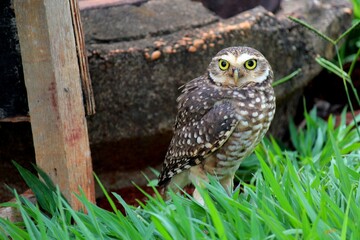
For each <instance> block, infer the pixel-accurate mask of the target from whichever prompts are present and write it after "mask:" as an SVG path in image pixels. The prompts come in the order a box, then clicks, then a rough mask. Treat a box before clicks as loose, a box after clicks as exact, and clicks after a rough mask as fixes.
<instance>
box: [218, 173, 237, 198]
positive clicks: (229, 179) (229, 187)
mask: <svg viewBox="0 0 360 240" xmlns="http://www.w3.org/2000/svg"><path fill="white" fill-rule="evenodd" d="M220 184H221V185H222V186H223V187H224V189H225V190H226V192H227V193H228V194H229V195H230V194H231V193H232V191H233V187H234V176H230V175H228V176H225V177H224V178H222V179H221V180H220Z"/></svg>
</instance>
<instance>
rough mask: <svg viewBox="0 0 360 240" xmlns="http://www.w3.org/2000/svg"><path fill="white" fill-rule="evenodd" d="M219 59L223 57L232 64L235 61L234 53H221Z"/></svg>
mask: <svg viewBox="0 0 360 240" xmlns="http://www.w3.org/2000/svg"><path fill="white" fill-rule="evenodd" d="M219 59H224V60H226V61H228V62H229V63H230V64H234V63H235V62H236V58H235V56H234V55H232V54H231V55H222V56H220V57H219Z"/></svg>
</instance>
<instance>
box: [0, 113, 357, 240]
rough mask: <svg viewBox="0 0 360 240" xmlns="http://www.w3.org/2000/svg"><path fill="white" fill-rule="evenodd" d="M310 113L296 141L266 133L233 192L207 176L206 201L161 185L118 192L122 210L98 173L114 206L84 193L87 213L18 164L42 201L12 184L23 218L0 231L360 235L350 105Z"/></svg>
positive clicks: (114, 235)
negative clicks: (338, 111)
mask: <svg viewBox="0 0 360 240" xmlns="http://www.w3.org/2000/svg"><path fill="white" fill-rule="evenodd" d="M305 116H306V127H305V128H304V129H296V128H295V126H294V125H293V124H291V126H290V130H291V140H292V143H293V145H294V149H285V148H282V147H280V145H279V143H277V142H276V141H275V140H274V139H265V140H264V141H263V143H262V144H261V145H260V146H259V147H258V148H257V149H256V152H255V154H254V155H253V156H251V157H250V158H249V159H248V160H247V162H245V163H244V165H245V166H246V164H248V166H252V167H251V168H250V169H252V174H251V175H249V172H247V176H248V178H249V181H248V182H243V181H241V184H240V185H238V186H237V187H236V188H235V190H234V191H233V193H232V194H231V195H228V194H227V193H226V191H225V190H224V189H223V188H222V187H221V185H220V184H219V183H218V182H217V181H216V180H215V179H212V178H211V181H210V184H206V183H205V184H206V186H207V189H204V190H202V191H200V193H201V194H202V196H203V198H204V201H205V203H206V205H205V207H204V206H201V205H199V204H198V203H196V202H195V201H193V199H192V198H191V196H180V195H177V194H174V193H170V194H171V196H172V200H171V201H168V202H165V201H163V200H162V199H161V198H160V196H159V194H158V193H157V194H156V195H155V196H150V195H148V198H149V200H148V201H147V202H146V203H141V204H140V205H141V206H140V207H138V208H135V207H132V206H129V205H127V204H126V203H125V202H124V200H123V199H122V197H121V196H119V195H117V194H115V193H113V194H114V196H115V198H116V199H117V201H119V202H120V203H121V204H122V205H123V207H124V208H125V211H126V214H125V215H124V214H122V213H121V212H120V211H119V210H118V209H116V207H115V204H114V202H113V200H111V198H110V196H109V194H108V193H107V192H106V191H105V190H104V188H103V186H102V185H101V183H100V181H99V179H98V178H96V179H97V181H98V183H99V184H100V186H101V187H102V189H103V191H104V194H105V195H106V197H107V198H108V200H109V202H110V205H111V206H112V208H113V211H111V212H110V211H107V210H104V209H101V208H99V207H98V206H96V205H94V204H93V203H90V202H89V201H88V200H87V199H86V198H85V197H84V196H83V195H80V196H78V198H79V200H80V201H81V202H82V203H83V204H84V206H85V208H86V210H87V212H88V214H85V213H83V212H81V211H75V210H73V209H72V208H71V207H70V206H69V204H68V203H67V201H66V200H65V199H64V198H63V196H62V195H61V194H60V192H59V190H58V189H57V188H56V187H55V186H54V185H53V184H52V183H51V181H49V179H48V178H47V177H46V175H44V174H43V173H42V172H41V170H39V169H37V170H38V171H40V176H41V177H42V178H43V179H44V180H45V181H40V180H38V178H37V177H36V176H34V175H32V174H31V173H29V171H28V170H26V169H23V168H22V167H21V166H18V165H16V166H17V168H18V169H19V171H20V172H21V173H22V175H23V177H24V178H25V180H26V182H27V183H28V184H29V185H30V186H32V189H33V190H34V192H35V194H36V196H37V197H38V200H39V202H38V205H34V204H32V203H31V202H30V201H28V200H26V199H25V198H23V197H21V196H19V195H18V194H17V193H16V191H14V194H15V196H16V199H17V202H16V203H14V204H13V206H14V207H16V208H17V209H19V211H20V213H21V215H22V217H23V219H24V221H23V222H19V223H11V222H10V221H8V220H6V219H0V238H1V239H7V237H10V238H12V239H250V238H251V239H360V231H359V229H360V221H359V219H360V204H359V202H360V187H359V183H360V150H359V147H360V146H359V144H360V143H359V142H360V139H359V136H358V134H357V133H356V129H355V128H354V123H352V124H350V125H349V126H347V125H345V111H344V113H343V114H342V117H341V121H340V123H339V126H335V120H334V118H332V117H330V118H329V119H328V121H324V120H322V119H319V118H318V117H317V116H316V110H313V111H311V112H310V113H305ZM356 120H357V121H358V120H360V117H358V119H356ZM254 159H257V161H256V163H257V167H255V161H254ZM239 174H240V175H241V174H243V172H241V171H239ZM249 176H251V177H249ZM144 194H146V193H145V192H144ZM40 196H41V197H40Z"/></svg>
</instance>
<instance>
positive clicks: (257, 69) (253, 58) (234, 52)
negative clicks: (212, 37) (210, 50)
mask: <svg viewBox="0 0 360 240" xmlns="http://www.w3.org/2000/svg"><path fill="white" fill-rule="evenodd" d="M208 73H209V76H210V78H211V79H212V80H213V81H214V82H215V83H216V84H220V85H222V86H237V87H241V86H244V85H245V84H247V83H262V82H264V81H265V80H267V82H269V83H271V81H272V76H273V73H272V69H271V66H270V64H269V62H268V61H267V60H266V58H265V57H264V56H263V55H262V54H261V53H260V52H259V51H257V50H255V49H253V48H250V47H229V48H225V49H223V50H221V51H220V52H218V53H217V54H216V55H215V57H214V58H213V59H212V61H211V63H210V65H209V67H208Z"/></svg>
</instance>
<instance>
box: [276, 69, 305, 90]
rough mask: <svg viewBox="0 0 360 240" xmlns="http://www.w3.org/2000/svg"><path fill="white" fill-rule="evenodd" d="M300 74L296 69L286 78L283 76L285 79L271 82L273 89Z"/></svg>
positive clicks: (299, 70)
mask: <svg viewBox="0 0 360 240" xmlns="http://www.w3.org/2000/svg"><path fill="white" fill-rule="evenodd" d="M300 72H301V68H298V69H297V70H295V71H294V72H292V73H290V74H289V75H287V76H285V77H283V78H281V79H279V80H277V81H275V82H273V84H272V86H273V87H276V86H278V85H280V84H283V83H285V82H287V81H289V80H290V79H292V78H293V77H295V76H296V75H298V74H299V73H300Z"/></svg>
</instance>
